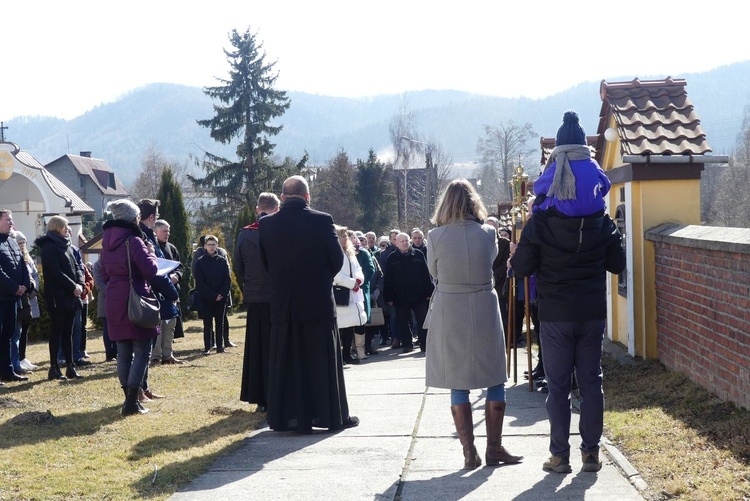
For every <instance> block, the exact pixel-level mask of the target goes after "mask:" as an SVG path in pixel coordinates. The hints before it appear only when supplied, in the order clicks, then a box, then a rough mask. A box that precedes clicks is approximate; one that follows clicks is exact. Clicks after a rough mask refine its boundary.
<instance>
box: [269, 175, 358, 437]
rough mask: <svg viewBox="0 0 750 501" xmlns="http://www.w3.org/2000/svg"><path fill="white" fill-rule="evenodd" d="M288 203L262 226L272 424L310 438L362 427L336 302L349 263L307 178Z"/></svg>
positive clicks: (290, 190) (291, 190)
mask: <svg viewBox="0 0 750 501" xmlns="http://www.w3.org/2000/svg"><path fill="white" fill-rule="evenodd" d="M281 200H282V204H281V209H280V210H279V212H277V213H276V214H273V215H269V216H266V217H264V218H262V219H261V220H260V221H259V224H258V229H259V237H260V250H261V259H262V260H263V263H264V266H265V267H266V269H267V270H268V274H269V278H270V294H271V295H270V302H271V303H270V304H271V346H270V351H271V352H270V368H271V369H270V374H269V388H268V425H269V427H270V428H271V429H273V430H276V431H287V430H296V431H297V432H298V433H304V434H306V433H311V432H312V428H313V427H318V428H328V429H330V430H336V429H340V428H349V427H352V426H356V425H357V424H358V423H359V419H357V418H356V417H354V416H350V415H349V405H348V403H347V400H346V388H345V386H344V370H343V360H342V357H341V348H340V340H339V335H338V329H337V327H336V307H335V304H334V300H333V289H332V287H333V277H334V275H336V273H338V271H339V270H340V269H341V266H342V264H343V262H344V252H343V250H342V249H341V246H340V244H339V241H338V237H337V236H336V231H335V229H334V227H333V218H332V217H331V216H330V215H329V214H326V213H323V212H318V211H315V210H312V209H311V208H310V206H309V201H310V190H309V188H308V186H307V181H305V179H304V178H303V177H301V176H292V177H290V178H288V179H286V180H285V181H284V184H283V186H282V192H281Z"/></svg>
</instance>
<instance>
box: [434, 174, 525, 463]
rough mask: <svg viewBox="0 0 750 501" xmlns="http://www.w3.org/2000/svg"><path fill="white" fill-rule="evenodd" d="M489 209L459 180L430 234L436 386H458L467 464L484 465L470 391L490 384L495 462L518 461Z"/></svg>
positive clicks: (488, 411)
mask: <svg viewBox="0 0 750 501" xmlns="http://www.w3.org/2000/svg"><path fill="white" fill-rule="evenodd" d="M486 217H487V210H486V209H485V207H484V204H483V203H482V200H481V199H480V198H479V195H478V194H477V192H476V190H474V187H473V186H472V185H471V184H470V183H469V182H468V181H466V180H463V179H459V180H455V181H452V182H451V183H450V184H449V185H448V187H447V188H446V189H445V191H444V192H443V193H442V195H441V198H440V202H439V203H438V206H437V208H436V210H435V215H434V218H433V223H434V224H436V225H437V228H433V229H432V230H430V232H429V233H428V235H427V248H428V249H430V251H429V253H428V256H427V266H428V268H429V270H430V274H431V275H432V277H433V279H434V280H435V281H436V282H437V284H436V288H435V292H434V293H433V296H432V301H431V304H430V310H429V313H428V317H427V321H426V322H425V327H426V328H429V331H430V342H429V343H428V344H427V378H426V384H427V386H430V387H436V388H448V389H450V390H451V413H452V414H453V421H454V424H455V425H456V431H457V433H458V437H459V439H460V441H461V445H462V446H463V452H464V469H474V468H476V467H478V466H479V465H481V464H482V460H481V459H480V457H479V455H478V454H477V450H476V447H475V446H474V424H473V420H472V414H471V404H470V403H469V390H472V389H477V388H482V389H484V388H486V389H487V398H486V402H485V424H486V427H487V450H486V454H485V460H486V461H487V464H488V465H498V464H500V463H517V462H519V461H521V459H523V458H522V456H513V455H512V454H510V453H509V452H508V451H507V450H505V448H504V447H503V445H502V431H503V419H504V416H505V382H506V381H507V379H508V378H507V375H506V373H505V362H506V359H505V349H504V347H505V343H504V339H503V325H502V321H501V319H500V308H499V305H498V300H497V293H496V292H495V290H494V288H493V278H492V262H493V261H494V259H495V257H496V256H497V252H498V251H497V237H496V233H495V229H494V228H493V227H492V226H490V225H485V224H482V222H483V220H484V219H485V218H486Z"/></svg>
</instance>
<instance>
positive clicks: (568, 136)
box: [555, 110, 586, 146]
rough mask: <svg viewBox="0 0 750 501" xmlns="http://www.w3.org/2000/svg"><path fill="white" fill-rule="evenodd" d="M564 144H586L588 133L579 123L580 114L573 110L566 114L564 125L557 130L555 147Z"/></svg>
mask: <svg viewBox="0 0 750 501" xmlns="http://www.w3.org/2000/svg"><path fill="white" fill-rule="evenodd" d="M564 144H584V145H585V144H586V133H585V132H584V131H583V128H582V127H581V125H580V124H579V123H578V114H577V113H576V112H575V111H573V110H568V111H566V112H565V114H564V115H563V123H562V125H561V126H560V128H559V129H557V138H556V140H555V146H562V145H564Z"/></svg>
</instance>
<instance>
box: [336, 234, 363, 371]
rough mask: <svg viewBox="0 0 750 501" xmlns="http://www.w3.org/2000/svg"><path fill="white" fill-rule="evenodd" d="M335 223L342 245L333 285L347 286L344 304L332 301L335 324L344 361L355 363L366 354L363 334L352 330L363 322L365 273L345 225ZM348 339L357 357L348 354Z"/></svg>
mask: <svg viewBox="0 0 750 501" xmlns="http://www.w3.org/2000/svg"><path fill="white" fill-rule="evenodd" d="M335 227H336V234H337V235H338V237H339V243H340V244H341V248H342V249H344V264H343V265H342V266H341V271H339V272H338V273H337V274H336V276H335V277H333V285H334V286H340V287H346V288H347V289H349V303H348V304H347V305H340V304H336V324H338V327H339V335H340V336H341V345H342V350H343V353H342V358H343V359H344V363H348V364H351V363H355V364H358V363H359V361H360V360H362V359H364V358H366V356H365V334H364V333H363V334H355V332H354V327H358V326H361V325H365V324H366V323H367V311H366V310H365V296H364V293H363V292H362V289H360V286H361V285H362V283H364V281H365V275H364V273H363V272H362V267H361V266H360V265H359V261H357V256H356V254H355V252H354V246H353V245H352V243H351V241H350V239H349V235H348V231H347V228H346V227H345V226H338V225H335ZM352 340H354V343H355V345H356V349H357V358H353V357H352Z"/></svg>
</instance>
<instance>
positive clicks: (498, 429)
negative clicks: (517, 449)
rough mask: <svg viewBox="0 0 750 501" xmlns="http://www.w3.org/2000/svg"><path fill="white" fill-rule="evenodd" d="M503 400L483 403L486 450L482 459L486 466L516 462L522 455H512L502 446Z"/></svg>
mask: <svg viewBox="0 0 750 501" xmlns="http://www.w3.org/2000/svg"><path fill="white" fill-rule="evenodd" d="M504 418H505V402H490V401H488V402H486V403H485V404H484V421H485V424H486V425H487V452H486V453H485V455H484V459H485V460H486V461H487V465H488V466H495V465H498V464H500V463H518V462H519V461H521V460H522V459H523V456H513V455H512V454H510V453H509V452H508V451H506V450H505V447H503V419H504Z"/></svg>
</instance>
